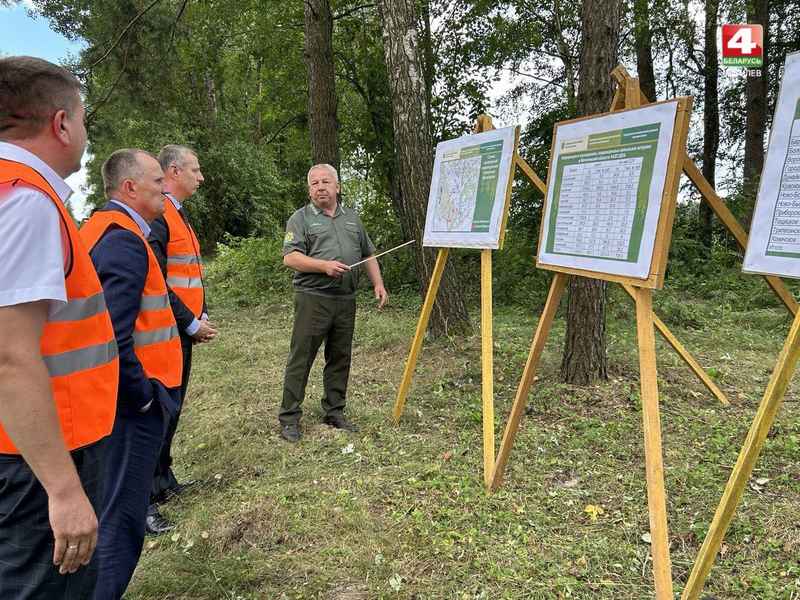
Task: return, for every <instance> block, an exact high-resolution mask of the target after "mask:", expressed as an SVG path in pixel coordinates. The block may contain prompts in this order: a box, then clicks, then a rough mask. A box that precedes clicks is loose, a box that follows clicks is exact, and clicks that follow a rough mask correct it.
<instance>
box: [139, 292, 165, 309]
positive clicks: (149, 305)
mask: <svg viewBox="0 0 800 600" xmlns="http://www.w3.org/2000/svg"><path fill="white" fill-rule="evenodd" d="M168 306H169V294H159V295H157V296H145V295H144V294H142V301H141V302H140V303H139V310H159V309H162V308H167V307H168Z"/></svg>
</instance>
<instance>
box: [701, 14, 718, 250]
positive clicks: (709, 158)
mask: <svg viewBox="0 0 800 600" xmlns="http://www.w3.org/2000/svg"><path fill="white" fill-rule="evenodd" d="M718 13H719V0H707V1H706V9H705V19H706V20H705V52H704V54H705V58H704V63H703V80H704V85H703V177H705V178H706V181H708V183H710V184H711V185H712V186H715V185H716V175H715V173H716V170H717V151H718V149H719V58H718V57H717V14H718ZM698 214H699V219H700V223H699V224H698V225H699V227H698V237H699V239H698V241H699V242H700V243H701V244H702V245H703V247H705V249H706V252H707V253H709V254H710V252H711V243H712V239H711V234H712V228H711V217H712V212H711V208H710V207H709V206H708V204H707V203H706V202H702V201H701V202H700V209H699V213H698Z"/></svg>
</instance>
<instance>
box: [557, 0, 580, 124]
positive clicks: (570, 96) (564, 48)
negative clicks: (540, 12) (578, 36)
mask: <svg viewBox="0 0 800 600" xmlns="http://www.w3.org/2000/svg"><path fill="white" fill-rule="evenodd" d="M553 21H554V22H555V26H556V46H557V47H558V55H559V57H560V58H561V62H562V63H564V77H565V78H566V80H567V81H566V85H565V92H566V94H567V111H568V114H569V115H570V116H572V115H574V114H575V112H576V111H577V98H576V94H575V66H574V65H573V64H572V63H573V60H572V52H571V50H570V47H569V45H568V44H567V40H566V39H564V28H563V26H562V25H561V5H560V4H559V0H553Z"/></svg>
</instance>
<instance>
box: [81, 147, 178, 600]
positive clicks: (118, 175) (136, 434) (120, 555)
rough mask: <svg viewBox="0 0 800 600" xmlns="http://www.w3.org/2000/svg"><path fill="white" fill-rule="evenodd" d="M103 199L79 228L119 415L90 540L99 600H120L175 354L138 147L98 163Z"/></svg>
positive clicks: (166, 415) (153, 179)
mask: <svg viewBox="0 0 800 600" xmlns="http://www.w3.org/2000/svg"><path fill="white" fill-rule="evenodd" d="M102 173H103V182H104V185H105V193H106V196H107V197H108V198H109V201H108V204H106V206H105V207H103V208H102V209H101V210H99V211H97V212H95V213H94V214H93V215H92V216H91V218H90V219H89V220H88V221H87V223H86V224H85V225H84V226H83V227H82V228H81V237H82V238H83V239H84V242H85V243H86V245H87V247H89V248H90V256H91V258H92V262H93V263H94V265H95V268H96V269H97V274H98V276H99V277H100V282H101V284H102V286H103V292H104V294H105V298H106V303H107V305H108V311H109V313H110V315H111V321H112V323H113V326H114V334H115V337H116V340H117V346H118V347H119V357H120V378H119V400H118V405H117V419H116V422H115V423H114V430H113V432H112V434H111V438H110V444H109V460H108V463H107V464H108V469H107V473H106V475H107V483H106V498H105V502H104V504H103V508H102V512H101V514H100V533H99V537H98V544H97V556H98V563H99V565H98V566H99V573H98V581H97V589H96V592H95V598H96V600H111V599H116V598H121V597H122V595H123V594H124V592H125V589H126V587H127V585H128V583H129V581H130V578H131V576H132V575H133V571H134V569H135V567H136V563H137V562H138V560H139V556H140V554H141V551H142V545H143V542H144V533H145V515H146V511H147V507H148V504H149V497H150V487H151V484H152V481H153V472H154V470H155V467H156V461H157V458H158V454H159V451H160V449H161V446H162V443H163V440H164V434H165V430H166V425H167V423H168V422H169V419H170V415H171V414H174V413H175V412H176V411H177V407H178V395H179V389H180V382H181V369H182V359H181V350H180V340H179V338H178V330H177V326H176V324H175V319H174V317H173V315H172V311H171V310H170V308H169V299H168V296H167V286H166V282H165V281H164V277H163V275H162V274H161V270H160V269H159V267H158V262H157V260H156V258H155V256H154V255H153V252H152V250H151V249H150V246H149V245H148V244H147V239H146V238H147V235H148V234H149V233H150V231H149V229H150V226H149V223H150V222H151V221H152V220H153V219H155V218H156V217H157V216H159V214H161V212H162V211H163V203H164V197H163V195H162V191H163V190H162V186H163V173H162V171H161V167H160V166H159V164H158V161H157V160H156V159H155V158H154V157H153V156H151V155H149V154H148V153H146V152H143V151H141V150H117V151H116V152H114V153H113V154H112V155H111V156H110V157H109V158H108V160H106V162H105V163H104V164H103V169H102Z"/></svg>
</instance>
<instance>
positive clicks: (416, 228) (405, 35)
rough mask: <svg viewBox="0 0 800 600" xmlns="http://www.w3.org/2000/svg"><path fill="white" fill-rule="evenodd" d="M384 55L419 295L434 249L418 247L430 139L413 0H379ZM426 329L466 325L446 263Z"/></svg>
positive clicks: (464, 311)
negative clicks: (428, 326)
mask: <svg viewBox="0 0 800 600" xmlns="http://www.w3.org/2000/svg"><path fill="white" fill-rule="evenodd" d="M378 10H379V13H380V17H381V23H382V26H383V44H384V57H385V59H386V71H387V73H388V76H389V89H390V91H391V96H392V123H393V124H394V135H395V147H396V149H397V150H396V151H397V155H398V170H399V175H400V182H399V183H400V202H402V204H403V210H402V211H401V213H400V216H401V218H405V220H406V222H405V223H404V225H403V230H404V231H406V232H407V233H408V234H409V235H411V236H412V237H413V238H414V239H416V240H417V243H416V244H415V245H414V249H415V255H414V265H415V268H416V272H417V277H418V278H419V282H420V294H421V295H422V296H423V297H424V295H425V292H426V291H427V289H428V282H429V281H430V278H431V274H432V272H433V266H434V262H435V258H436V252H435V251H434V250H433V249H430V248H428V249H423V248H422V236H423V233H424V231H425V213H426V206H427V204H428V191H429V188H430V183H431V175H432V173H433V140H432V138H431V133H430V131H431V126H430V115H429V113H428V111H427V110H426V96H425V80H424V73H423V71H422V61H421V59H420V46H419V43H418V35H417V29H416V25H417V15H416V0H379V1H378ZM430 326H431V333H432V334H433V335H442V334H447V333H449V332H457V331H460V330H461V331H463V330H465V329H468V328H469V316H468V315H467V308H466V304H465V302H464V298H463V295H462V288H461V287H460V285H459V283H458V278H457V275H456V272H455V269H454V268H453V264H452V261H450V263H449V264H448V267H447V269H445V272H444V274H443V276H442V281H441V285H440V287H439V294H438V296H437V299H436V303H435V304H434V306H433V313H432V314H431V321H430Z"/></svg>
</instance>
